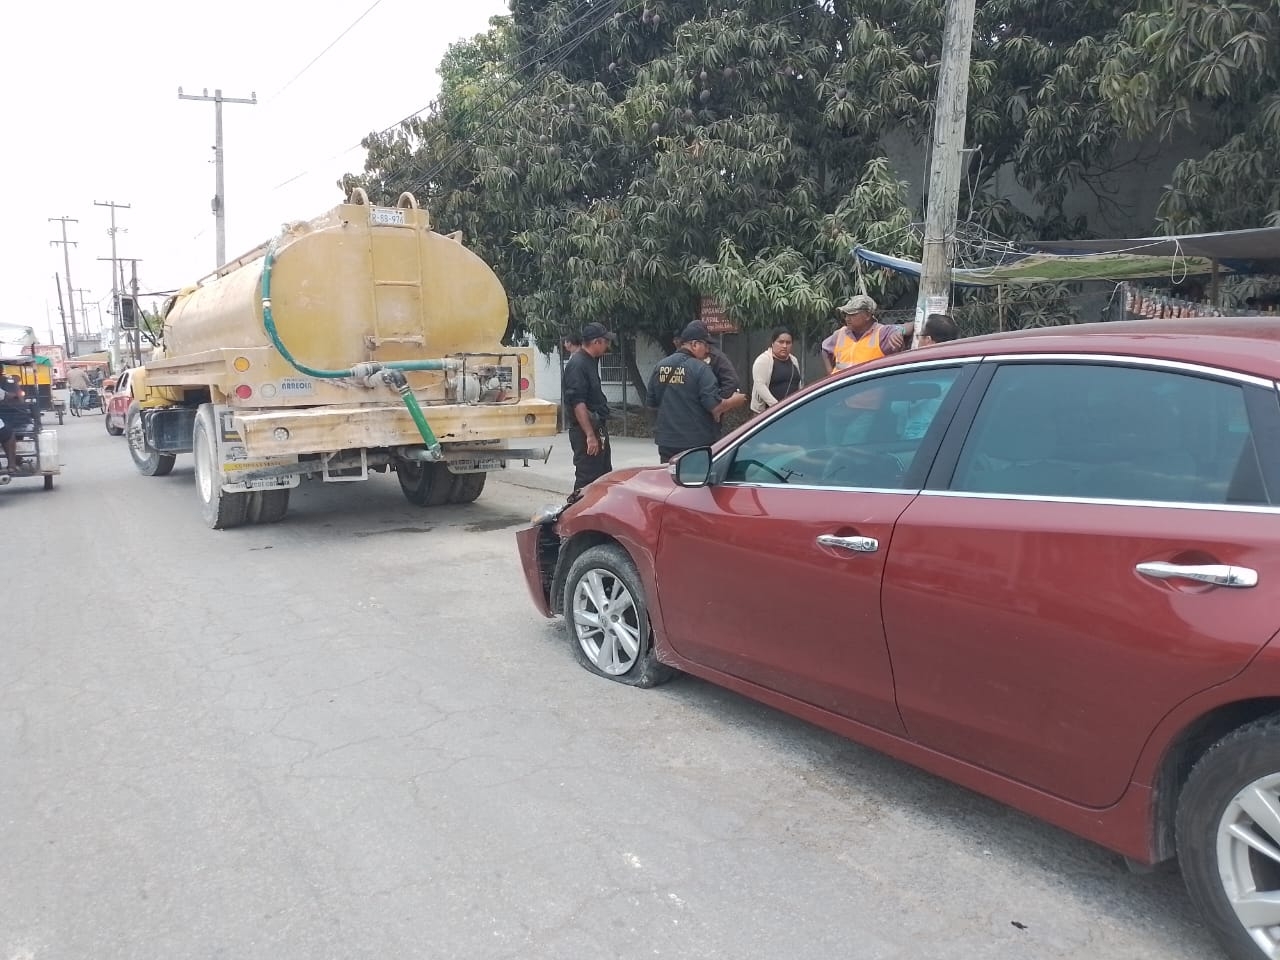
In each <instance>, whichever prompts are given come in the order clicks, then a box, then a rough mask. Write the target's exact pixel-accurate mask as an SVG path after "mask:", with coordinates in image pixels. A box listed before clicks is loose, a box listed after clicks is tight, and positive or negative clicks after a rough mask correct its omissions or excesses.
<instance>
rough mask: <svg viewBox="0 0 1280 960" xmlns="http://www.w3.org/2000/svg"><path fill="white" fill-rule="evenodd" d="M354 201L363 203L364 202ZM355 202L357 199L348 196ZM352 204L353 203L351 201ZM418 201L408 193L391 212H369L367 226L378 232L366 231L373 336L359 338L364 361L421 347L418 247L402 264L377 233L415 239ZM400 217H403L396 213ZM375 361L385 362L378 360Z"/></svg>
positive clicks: (398, 247) (395, 247) (399, 252)
mask: <svg viewBox="0 0 1280 960" xmlns="http://www.w3.org/2000/svg"><path fill="white" fill-rule="evenodd" d="M359 197H360V198H361V199H363V200H364V201H365V203H367V202H368V198H367V197H365V196H363V192H361V193H360V194H359ZM352 199H353V200H357V194H353V195H352ZM357 202H359V201H358V200H357ZM418 209H419V208H418V201H417V200H416V199H415V198H414V196H413V194H411V193H408V192H406V193H402V194H400V198H399V199H398V200H397V201H396V205H395V207H394V208H392V209H391V210H387V209H385V208H377V207H370V210H369V217H370V225H371V226H372V227H377V228H380V229H376V230H374V229H371V230H370V231H369V260H370V272H371V275H372V278H373V289H372V295H373V333H372V335H371V336H368V337H366V338H365V347H366V349H367V350H368V351H369V359H371V360H372V359H380V358H379V357H378V356H377V351H378V350H379V349H380V348H382V347H383V346H387V345H392V344H405V345H408V346H415V347H425V346H426V340H425V338H424V337H423V335H422V333H421V330H422V326H423V317H422V310H423V297H422V285H423V280H424V277H423V266H422V246H421V244H420V243H414V244H413V245H412V247H411V249H412V250H413V256H412V257H409V258H407V259H406V258H405V256H404V253H403V251H404V250H405V247H404V245H403V244H401V243H400V242H399V241H397V240H394V239H392V238H391V237H388V236H387V235H386V234H384V233H382V230H384V229H387V228H390V229H393V230H409V231H411V232H413V233H415V234H416V233H417V231H418V230H419V229H420V227H419V223H418V220H419V213H418ZM401 211H403V212H401ZM381 359H386V357H385V356H384V357H382V358H381Z"/></svg>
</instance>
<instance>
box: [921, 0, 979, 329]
mask: <svg viewBox="0 0 1280 960" xmlns="http://www.w3.org/2000/svg"><path fill="white" fill-rule="evenodd" d="M974 7H975V0H947V5H946V22H945V24H944V26H943V28H942V62H941V64H939V66H938V96H937V100H936V101H935V105H934V115H933V149H932V151H931V154H932V158H931V162H930V166H929V203H928V208H927V210H926V211H925V217H924V256H923V257H922V258H921V263H920V297H919V299H918V300H917V301H916V329H915V337H914V338H913V339H912V345H913V346H919V345H920V336H921V334H922V333H923V332H924V322H925V318H926V317H928V315H929V314H931V313H946V312H947V310H948V309H949V307H950V304H951V265H952V263H953V262H954V259H955V247H954V243H955V231H956V216H957V214H958V213H959V211H960V158H961V156H962V155H963V152H964V130H965V121H966V119H967V105H968V99H969V51H970V48H971V47H972V46H973V20H974Z"/></svg>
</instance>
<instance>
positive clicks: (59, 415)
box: [58, 410, 124, 433]
mask: <svg viewBox="0 0 1280 960" xmlns="http://www.w3.org/2000/svg"><path fill="white" fill-rule="evenodd" d="M62 416H63V414H62V411H61V410H59V411H58V426H62ZM121 432H122V433H123V432H124V431H121Z"/></svg>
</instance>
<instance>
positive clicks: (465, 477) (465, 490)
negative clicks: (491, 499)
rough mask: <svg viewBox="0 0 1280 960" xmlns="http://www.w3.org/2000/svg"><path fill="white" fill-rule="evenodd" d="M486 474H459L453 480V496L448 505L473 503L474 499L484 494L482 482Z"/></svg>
mask: <svg viewBox="0 0 1280 960" xmlns="http://www.w3.org/2000/svg"><path fill="white" fill-rule="evenodd" d="M488 476H489V475H488V474H487V473H460V474H458V475H457V476H456V477H455V478H454V484H453V496H452V497H451V498H450V499H449V502H450V503H475V502H476V498H478V497H479V496H480V494H482V493H484V481H485V479H486V478H487V477H488Z"/></svg>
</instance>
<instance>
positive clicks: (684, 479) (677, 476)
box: [671, 447, 711, 487]
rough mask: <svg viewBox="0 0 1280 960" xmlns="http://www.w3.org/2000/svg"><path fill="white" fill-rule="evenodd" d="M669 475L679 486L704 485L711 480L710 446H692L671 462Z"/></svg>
mask: <svg viewBox="0 0 1280 960" xmlns="http://www.w3.org/2000/svg"><path fill="white" fill-rule="evenodd" d="M671 477H672V479H674V480H675V482H676V484H677V485H678V486H681V487H705V486H706V485H707V484H708V483H710V482H711V448H710V447H694V448H693V449H692V450H686V451H685V452H684V453H682V454H679V455H678V456H677V457H676V458H675V460H674V461H672V463H671Z"/></svg>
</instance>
